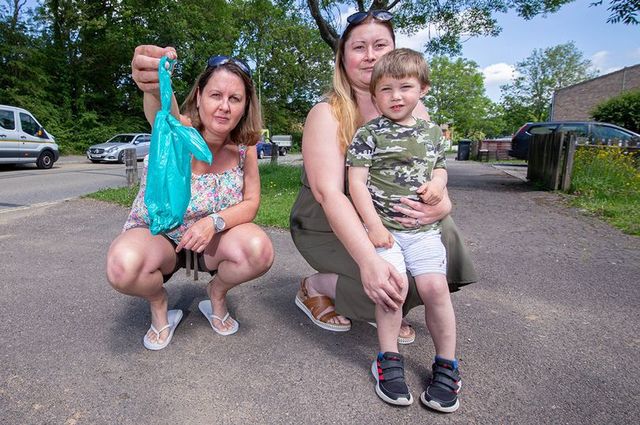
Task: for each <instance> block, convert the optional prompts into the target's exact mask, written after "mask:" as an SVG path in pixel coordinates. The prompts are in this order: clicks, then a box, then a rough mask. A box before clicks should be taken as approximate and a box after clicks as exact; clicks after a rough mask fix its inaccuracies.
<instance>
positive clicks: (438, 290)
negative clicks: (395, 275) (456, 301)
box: [416, 273, 456, 360]
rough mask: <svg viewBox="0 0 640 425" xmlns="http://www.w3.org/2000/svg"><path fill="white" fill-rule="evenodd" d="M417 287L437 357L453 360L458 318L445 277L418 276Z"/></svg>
mask: <svg viewBox="0 0 640 425" xmlns="http://www.w3.org/2000/svg"><path fill="white" fill-rule="evenodd" d="M416 286H417V288H418V293H419V294H420V298H422V302H423V303H424V307H425V308H424V310H425V313H424V315H425V321H426V323H427V328H428V329H429V333H430V334H431V338H432V339H433V345H434V346H435V349H436V355H438V356H440V357H443V358H445V359H450V360H453V359H455V355H456V317H455V313H454V312H453V305H452V304H451V296H450V294H449V286H448V285H447V279H446V277H445V275H443V274H439V273H426V274H422V275H420V276H416Z"/></svg>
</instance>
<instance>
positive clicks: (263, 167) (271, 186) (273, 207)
mask: <svg viewBox="0 0 640 425" xmlns="http://www.w3.org/2000/svg"><path fill="white" fill-rule="evenodd" d="M259 167H260V183H261V196H260V199H261V202H260V209H259V210H258V215H257V217H256V219H255V220H254V221H255V223H256V224H259V225H261V226H272V227H280V228H289V212H290V211H291V206H292V205H293V202H294V201H295V199H296V195H297V194H298V189H299V188H300V173H301V171H302V168H301V167H296V166H292V165H271V164H260V166H259ZM137 193H138V186H135V187H132V188H128V187H119V188H112V189H103V190H100V191H98V192H95V193H91V194H89V195H87V197H89V198H93V199H98V200H101V201H106V202H112V203H115V204H118V205H122V206H125V207H129V206H131V204H132V203H133V200H134V199H135V197H136V195H137Z"/></svg>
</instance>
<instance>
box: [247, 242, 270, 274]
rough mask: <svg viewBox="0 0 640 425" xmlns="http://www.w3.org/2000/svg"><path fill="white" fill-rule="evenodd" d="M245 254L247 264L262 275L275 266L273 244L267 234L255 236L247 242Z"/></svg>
mask: <svg viewBox="0 0 640 425" xmlns="http://www.w3.org/2000/svg"><path fill="white" fill-rule="evenodd" d="M244 254H245V258H246V260H247V262H248V263H249V264H250V265H251V267H253V268H254V269H255V270H256V272H258V273H260V274H262V273H265V272H266V271H267V270H269V269H270V268H271V265H272V264H273V258H274V253H273V244H272V243H271V240H270V239H269V237H268V236H267V235H266V234H265V233H262V234H256V235H253V236H252V237H251V238H250V239H249V240H248V242H247V245H246V247H245V253H244Z"/></svg>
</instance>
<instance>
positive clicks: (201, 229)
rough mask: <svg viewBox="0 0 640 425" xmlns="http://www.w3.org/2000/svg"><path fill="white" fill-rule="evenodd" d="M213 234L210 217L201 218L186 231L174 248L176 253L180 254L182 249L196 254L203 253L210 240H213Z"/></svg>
mask: <svg viewBox="0 0 640 425" xmlns="http://www.w3.org/2000/svg"><path fill="white" fill-rule="evenodd" d="M214 234H215V230H214V228H213V221H212V220H211V217H203V218H201V219H200V220H198V221H196V222H195V223H194V224H193V225H192V226H191V227H190V228H189V229H187V231H186V232H185V233H184V236H183V237H182V239H180V243H179V244H178V246H177V247H176V252H180V250H182V248H185V249H189V250H191V251H195V252H198V253H200V252H203V251H204V250H205V248H206V247H207V245H209V243H210V242H211V239H213V235H214Z"/></svg>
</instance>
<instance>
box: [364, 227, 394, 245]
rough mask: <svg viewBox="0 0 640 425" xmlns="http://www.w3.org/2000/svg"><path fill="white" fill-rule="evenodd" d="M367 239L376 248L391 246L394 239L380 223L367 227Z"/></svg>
mask: <svg viewBox="0 0 640 425" xmlns="http://www.w3.org/2000/svg"><path fill="white" fill-rule="evenodd" d="M367 235H368V236H369V240H370V241H371V243H372V244H373V246H375V247H376V248H387V249H389V248H391V247H392V246H393V243H394V240H393V236H392V235H391V233H390V232H389V231H388V230H387V229H386V228H385V227H384V226H383V225H382V224H380V226H375V227H373V228H371V229H368V233H367Z"/></svg>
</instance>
